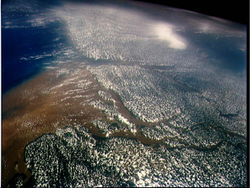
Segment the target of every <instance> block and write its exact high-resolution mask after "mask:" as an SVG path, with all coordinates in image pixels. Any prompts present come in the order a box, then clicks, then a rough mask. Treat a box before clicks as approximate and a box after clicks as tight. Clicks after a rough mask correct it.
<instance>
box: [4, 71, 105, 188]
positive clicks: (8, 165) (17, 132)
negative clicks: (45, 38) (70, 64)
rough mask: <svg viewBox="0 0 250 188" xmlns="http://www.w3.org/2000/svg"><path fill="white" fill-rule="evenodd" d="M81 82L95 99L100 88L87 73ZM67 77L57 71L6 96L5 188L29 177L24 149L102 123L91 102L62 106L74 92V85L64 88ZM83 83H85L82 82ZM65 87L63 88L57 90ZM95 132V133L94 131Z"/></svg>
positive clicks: (74, 100)
mask: <svg viewBox="0 0 250 188" xmlns="http://www.w3.org/2000/svg"><path fill="white" fill-rule="evenodd" d="M77 76H78V77H79V78H76V79H80V80H81V81H86V82H88V84H89V87H88V88H83V89H82V91H81V92H82V93H81V95H82V96H88V95H90V94H91V96H92V98H95V97H96V96H95V94H96V93H97V90H98V84H97V83H96V82H95V80H94V78H93V77H92V75H91V74H90V73H89V72H88V71H87V70H86V69H82V70H79V73H78V75H77ZM66 78H67V79H72V78H70V77H68V75H66V76H65V75H60V76H56V71H54V70H53V71H46V72H44V73H41V74H40V75H38V76H37V77H35V78H34V79H32V80H29V81H27V82H26V83H24V84H22V85H20V86H18V87H17V88H15V89H12V90H11V91H10V92H8V93H7V94H5V95H4V96H3V111H2V115H3V116H2V117H3V119H2V156H3V157H2V173H3V177H2V186H5V185H7V184H8V182H9V181H10V180H11V179H12V178H13V177H14V176H15V175H16V174H17V173H19V174H25V175H26V176H27V177H30V173H29V171H28V170H27V168H26V165H25V163H24V148H25V146H26V145H27V144H28V143H29V142H31V141H32V140H34V139H35V138H37V137H39V136H41V135H43V134H45V133H51V132H55V130H56V129H57V128H59V127H64V126H67V125H73V124H81V125H85V126H88V125H89V124H88V123H89V122H91V121H93V120H94V119H102V118H104V115H103V114H101V113H100V111H99V110H97V109H94V108H93V107H92V106H89V105H87V104H86V105H82V104H83V103H86V100H91V97H88V98H84V97H82V98H70V97H69V98H67V99H66V100H64V101H63V102H61V101H62V100H63V99H64V98H65V96H64V94H65V92H67V91H69V90H70V89H74V87H75V84H79V83H78V82H77V80H76V82H75V83H72V84H68V83H67V84H65V86H64V85H63V82H64V81H65V79H66ZM83 79H84V80H83ZM60 84H62V87H56V88H55V89H53V91H50V89H51V88H53V87H54V86H58V85H60ZM92 131H96V130H94V129H93V127H92Z"/></svg>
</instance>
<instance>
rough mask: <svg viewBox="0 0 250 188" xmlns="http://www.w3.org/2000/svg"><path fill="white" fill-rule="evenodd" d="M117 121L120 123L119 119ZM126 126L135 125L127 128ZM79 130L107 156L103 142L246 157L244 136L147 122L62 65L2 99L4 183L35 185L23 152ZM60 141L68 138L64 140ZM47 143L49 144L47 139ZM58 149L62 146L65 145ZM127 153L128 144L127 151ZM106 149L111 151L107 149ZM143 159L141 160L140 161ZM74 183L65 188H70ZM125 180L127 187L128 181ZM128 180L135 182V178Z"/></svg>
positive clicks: (84, 72) (210, 127)
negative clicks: (234, 151) (231, 150)
mask: <svg viewBox="0 0 250 188" xmlns="http://www.w3.org/2000/svg"><path fill="white" fill-rule="evenodd" d="M71 67H72V66H71ZM63 70H70V71H66V72H65V71H63ZM71 71H72V72H71ZM100 91H102V92H100ZM104 94H105V95H104ZM109 97H111V98H112V100H110V98H109ZM91 101H99V102H100V101H101V102H102V103H103V104H104V106H105V105H106V107H110V106H111V107H112V106H113V107H112V108H113V109H115V110H116V111H115V112H116V115H115V116H114V118H113V119H112V118H111V119H110V117H111V116H110V113H109V112H110V111H109V110H107V109H109V108H106V109H105V108H104V109H102V108H99V107H98V106H97V107H96V106H93V105H91V104H93V103H91ZM111 101H112V102H111ZM94 104H96V103H94ZM119 114H120V115H119ZM118 116H119V117H120V118H116V117H118ZM112 117H113V116H112ZM121 117H123V118H121ZM124 118H125V121H124ZM127 121H128V122H129V123H131V125H130V124H128V125H127V124H126V122H127ZM67 127H68V128H67ZM75 127H78V128H79V127H84V128H86V130H88V131H89V132H90V135H91V136H92V137H93V139H94V140H95V142H96V144H97V145H98V148H99V149H98V151H99V150H100V151H102V147H101V146H100V145H102V144H101V143H103V142H104V143H106V142H107V143H109V144H111V145H112V144H114V143H113V141H114V140H116V141H115V142H118V143H120V142H125V143H127V142H132V145H134V146H133V147H139V148H141V147H142V148H144V149H145V148H147V150H149V151H154V152H156V153H157V151H158V150H159V149H160V148H162V149H163V148H164V150H166V151H168V152H170V153H175V152H176V151H179V152H180V151H181V150H186V151H189V152H194V151H195V152H197V153H199V152H201V153H207V152H208V153H217V152H218V153H221V155H224V154H223V153H224V151H223V152H222V151H221V150H222V148H224V147H228V148H230V147H237V146H239V145H242V146H243V147H240V148H241V149H237V150H239V152H240V153H241V154H242V156H241V157H243V158H244V145H245V144H246V143H245V138H244V136H241V135H239V134H237V133H233V132H231V131H229V130H225V129H223V128H221V127H220V126H219V125H217V124H215V123H211V124H208V123H200V124H197V125H193V126H190V127H186V128H181V127H178V126H173V125H172V124H171V120H163V121H162V122H161V123H159V122H158V123H150V122H143V121H142V120H140V119H138V117H136V116H134V115H133V113H131V112H130V111H129V110H128V109H127V108H126V107H125V106H124V105H123V102H122V101H121V99H120V98H119V97H118V96H117V94H116V93H114V92H112V91H111V90H107V89H106V88H104V87H103V86H102V85H101V84H100V83H99V82H97V80H96V79H95V77H94V75H92V74H91V73H90V72H89V71H88V69H87V67H84V66H83V67H82V68H81V69H78V70H77V69H72V68H69V67H68V65H62V66H61V67H60V68H57V69H55V70H53V71H50V70H48V71H45V72H44V73H42V74H40V75H38V76H37V77H36V78H34V79H32V80H30V81H27V82H26V83H24V84H22V85H21V86H18V87H17V88H15V89H14V90H12V91H10V92H8V93H7V94H6V95H4V96H3V129H2V130H3V142H2V143H3V147H2V149H3V166H4V168H3V174H4V177H3V184H4V185H8V184H9V185H12V184H13V183H14V182H16V183H17V182H18V181H21V182H22V184H23V185H27V186H28V185H30V184H32V185H35V184H34V179H33V178H34V177H33V176H32V175H31V172H30V170H31V169H32V168H31V169H30V168H29V169H27V162H25V161H27V157H25V156H24V151H25V152H31V151H33V149H30V150H29V149H27V148H29V146H30V144H31V143H34V144H36V140H37V138H40V137H42V138H45V137H46V135H47V137H48V138H50V136H49V135H51V133H53V134H52V135H54V133H55V132H57V131H58V130H75ZM66 132H67V131H66ZM70 134H71V133H69V135H70ZM65 135H66V134H65ZM207 135H208V136H207ZM209 135H213V137H210V136H209ZM65 137H67V136H65ZM209 137H210V138H209ZM61 138H62V139H64V136H63V137H61ZM43 140H44V139H43ZM188 140H189V141H188ZM44 142H47V141H46V139H45V140H44ZM48 142H49V141H48ZM79 142H80V141H78V143H79ZM104 143H103V144H104ZM105 145H106V144H105ZM118 145H119V144H118ZM118 145H116V147H118ZM56 147H60V144H59V145H57V146H56ZM25 148H26V149H25ZM128 148H129V147H127V146H126V145H124V147H123V149H124V152H125V151H126V150H127V149H128ZM139 148H138V149H139ZM106 149H107V150H110V149H111V148H110V146H108V145H107V148H106ZM45 151H46V150H45ZM45 151H44V152H45ZM121 151H122V150H121ZM110 152H111V155H113V152H112V151H110ZM154 152H153V153H154ZM41 154H42V153H41ZM151 154H152V153H151ZM171 155H172V154H171ZM165 157H166V156H165ZM104 158H105V157H104ZM34 159H35V158H32V157H31V158H29V160H34ZM45 160H46V159H45ZM86 160H87V159H86ZM140 160H141V158H138V161H137V162H139V161H140ZM34 162H35V161H34ZM96 162H97V163H98V160H97V161H96ZM135 162H136V161H135ZM150 163H151V162H150ZM150 163H149V164H150ZM113 165H115V164H113ZM200 165H202V164H200ZM127 168H128V171H129V172H130V173H134V171H133V170H131V169H133V168H131V167H130V166H129V165H127ZM138 168H139V167H138ZM36 170H37V169H36ZM36 170H35V171H36ZM66 170H67V169H66ZM31 171H32V170H31ZM33 171H34V169H33ZM35 171H34V172H35ZM34 172H33V173H34ZM89 172H90V171H89ZM162 172H164V173H166V172H165V171H162ZM96 173H97V172H96ZM98 173H99V172H98ZM134 176H136V175H134ZM120 178H122V179H123V178H124V177H123V176H122V177H120ZM151 178H152V177H151ZM20 179H21V180H20ZM69 181H70V180H68V181H66V184H64V185H68V184H67V183H69ZM100 181H101V180H100ZM105 181H106V180H105ZM107 181H108V180H107ZM117 181H118V180H117ZM119 181H120V180H119ZM123 181H124V182H126V181H125V180H124V179H123ZM128 181H129V182H134V183H135V180H133V179H131V180H128ZM32 182H33V183H32ZM207 183H208V182H207ZM210 183H211V182H210ZM14 184H15V183H14ZM107 185H110V186H111V185H116V184H107ZM138 185H139V184H138ZM159 185H161V184H159ZM162 185H165V184H162Z"/></svg>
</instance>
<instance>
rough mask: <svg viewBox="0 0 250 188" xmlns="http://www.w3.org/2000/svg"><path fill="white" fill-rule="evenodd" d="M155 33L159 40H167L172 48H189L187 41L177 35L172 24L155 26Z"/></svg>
mask: <svg viewBox="0 0 250 188" xmlns="http://www.w3.org/2000/svg"><path fill="white" fill-rule="evenodd" d="M154 31H155V34H156V35H157V37H158V39H159V40H165V41H166V42H167V43H168V46H169V47H170V48H174V49H185V48H186V47H187V43H186V42H185V40H184V39H183V38H182V37H181V36H179V35H178V34H176V33H175V31H174V27H173V26H172V25H170V24H166V23H164V24H163V23H162V24H157V25H156V26H154Z"/></svg>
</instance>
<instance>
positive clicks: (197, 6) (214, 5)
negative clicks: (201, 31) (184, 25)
mask: <svg viewBox="0 0 250 188" xmlns="http://www.w3.org/2000/svg"><path fill="white" fill-rule="evenodd" d="M134 1H141V2H149V3H154V4H161V5H166V6H171V7H175V8H182V9H187V10H191V11H195V12H199V13H202V14H207V15H210V16H215V17H220V18H224V19H227V20H231V21H234V22H238V23H241V24H248V21H249V20H248V19H249V0H237V1H236V0H165V1H164V0H134Z"/></svg>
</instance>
